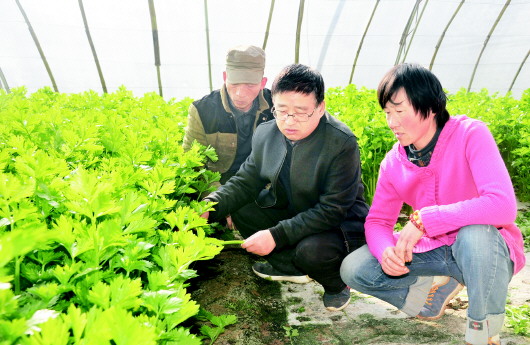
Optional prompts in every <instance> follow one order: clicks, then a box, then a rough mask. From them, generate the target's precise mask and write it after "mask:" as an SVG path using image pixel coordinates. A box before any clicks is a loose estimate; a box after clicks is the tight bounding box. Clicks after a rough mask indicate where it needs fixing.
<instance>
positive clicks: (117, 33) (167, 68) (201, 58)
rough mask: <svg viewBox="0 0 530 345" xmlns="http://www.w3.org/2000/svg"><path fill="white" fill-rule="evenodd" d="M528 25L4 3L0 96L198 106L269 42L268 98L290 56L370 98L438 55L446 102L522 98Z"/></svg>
mask: <svg viewBox="0 0 530 345" xmlns="http://www.w3.org/2000/svg"><path fill="white" fill-rule="evenodd" d="M150 5H151V6H150ZM271 5H274V6H271ZM271 8H272V11H271ZM301 8H302V9H303V10H302V11H301V12H300V13H299V11H300V9H301ZM82 10H84V14H85V19H86V25H85V22H84V20H83V16H82V13H83V12H82ZM270 14H271V21H270V29H269V31H267V27H268V25H267V24H268V18H269V15H270ZM299 14H300V15H301V27H300V30H299V44H297V39H296V38H297V23H298V18H299ZM453 16H454V18H453V19H452V20H451V18H452V17H453ZM529 17H530V1H522V0H519V1H517V0H512V1H510V0H467V1H462V0H430V1H429V0H421V1H420V0H381V1H376V0H307V1H303V0H298V1H295V0H275V1H271V0H203V1H200V0H187V1H184V0H78V1H75V0H48V1H41V0H0V86H1V87H2V88H4V89H7V90H9V89H10V88H13V87H17V86H22V85H25V86H26V87H27V88H28V90H29V91H30V92H33V91H35V90H37V89H39V88H41V87H43V86H51V87H54V88H56V89H57V90H58V91H60V92H69V93H70V92H81V91H85V90H88V89H92V90H95V91H97V92H102V91H103V89H104V88H106V89H107V91H108V92H112V91H114V90H116V89H117V88H118V87H119V86H120V85H124V86H125V87H127V88H128V89H130V90H132V91H133V92H134V93H135V95H137V96H140V95H142V94H143V93H145V92H157V93H161V94H163V96H164V98H166V99H169V98H176V99H182V98H184V97H186V96H189V97H193V98H198V97H201V96H202V95H204V94H206V93H208V92H209V91H210V89H211V88H213V89H216V88H219V87H220V86H221V84H222V82H223V80H222V72H223V70H224V60H225V55H226V51H227V49H228V48H229V47H230V46H234V45H238V44H254V45H257V46H264V44H265V41H266V45H265V50H266V53H267V67H266V70H265V74H266V76H267V77H268V78H269V82H268V84H267V86H268V87H270V85H271V83H272V80H273V78H274V76H275V75H276V74H277V73H278V71H279V70H280V69H281V68H282V67H284V66H285V65H287V64H290V63H293V62H295V61H296V58H297V55H298V62H300V63H304V64H308V65H311V66H314V67H315V68H317V69H319V70H320V71H321V72H322V74H323V76H324V79H325V81H326V86H327V87H333V86H345V85H347V84H349V82H350V78H351V82H352V83H353V84H356V85H357V86H365V87H368V88H375V87H376V86H377V84H378V82H379V80H380V79H381V77H382V76H383V74H384V73H385V72H386V71H387V70H388V69H389V68H391V67H392V66H393V65H394V64H395V63H396V62H398V61H408V62H418V63H421V64H423V65H424V66H426V67H429V65H430V64H431V61H433V56H434V55H435V53H436V57H435V59H434V61H433V64H432V70H433V72H434V73H435V74H436V75H438V77H439V78H440V80H441V81H442V84H443V85H444V87H445V88H446V89H448V90H449V91H450V92H456V91H458V89H460V88H466V89H468V88H469V89H470V90H471V91H478V90H480V89H482V88H487V89H488V90H489V91H490V92H499V93H500V94H505V93H506V92H507V91H508V90H509V89H510V88H511V90H512V93H513V95H514V96H515V97H519V96H520V95H521V93H522V91H523V90H525V89H527V88H529V87H530V66H529V65H530V61H528V60H530V59H527V58H528V53H529V49H530V20H529V19H528V18H529ZM206 18H207V19H206ZM155 25H156V26H155ZM153 28H157V30H155V31H154V30H153ZM154 33H155V34H154ZM490 33H491V36H489V34H490ZM442 36H443V39H441V37H442ZM89 37H90V38H91V41H90V40H89ZM155 38H156V39H155ZM90 42H92V45H93V49H91V44H90ZM155 42H156V43H155ZM361 42H362V44H361ZM438 42H441V43H440V44H439V47H438V50H437V49H436V46H437V44H438ZM400 43H401V44H400ZM155 48H158V51H159V59H158V60H157V59H156V58H155V51H156V49H155ZM297 52H298V53H297ZM357 53H358V55H357ZM356 56H357V57H356ZM209 57H210V59H209ZM157 61H159V66H158V67H157V66H156V62H157ZM209 61H210V64H209ZM354 63H355V67H354ZM98 66H99V71H98ZM352 72H353V73H352Z"/></svg>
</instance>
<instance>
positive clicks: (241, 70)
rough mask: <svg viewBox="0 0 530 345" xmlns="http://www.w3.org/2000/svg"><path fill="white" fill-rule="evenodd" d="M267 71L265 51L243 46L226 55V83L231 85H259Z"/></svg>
mask: <svg viewBox="0 0 530 345" xmlns="http://www.w3.org/2000/svg"><path fill="white" fill-rule="evenodd" d="M264 70H265V52H264V51H263V49H261V48H259V47H256V46H250V45H242V46H237V47H234V48H231V49H229V50H228V53H227V54H226V82H228V83H230V84H259V83H261V80H262V79H263V73H264Z"/></svg>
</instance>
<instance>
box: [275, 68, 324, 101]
mask: <svg viewBox="0 0 530 345" xmlns="http://www.w3.org/2000/svg"><path fill="white" fill-rule="evenodd" d="M324 90H325V89H324V78H322V75H321V74H320V72H319V71H317V70H316V69H314V68H311V67H309V66H306V65H302V64H292V65H288V66H286V67H284V68H283V69H282V71H281V72H280V74H278V75H277V76H276V78H275V79H274V82H273V83H272V87H271V92H272V96H273V97H274V95H276V94H278V93H283V92H289V91H294V92H297V93H303V94H306V95H309V94H311V93H314V94H315V98H316V100H317V105H319V104H320V103H322V102H323V101H324Z"/></svg>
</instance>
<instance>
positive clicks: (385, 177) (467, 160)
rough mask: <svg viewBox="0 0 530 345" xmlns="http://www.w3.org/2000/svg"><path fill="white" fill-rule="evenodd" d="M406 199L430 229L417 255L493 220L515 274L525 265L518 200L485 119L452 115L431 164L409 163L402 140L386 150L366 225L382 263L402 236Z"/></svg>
mask: <svg viewBox="0 0 530 345" xmlns="http://www.w3.org/2000/svg"><path fill="white" fill-rule="evenodd" d="M403 203H406V204H409V205H410V206H412V208H413V209H414V210H420V214H421V218H422V221H423V224H424V225H425V229H426V235H424V236H423V237H422V238H421V239H420V241H419V242H418V243H417V244H416V246H415V247H414V252H415V253H422V252H426V251H429V250H432V249H435V248H438V247H440V246H442V245H451V244H453V243H454V241H455V239H456V235H457V233H458V230H459V229H460V228H461V227H463V226H466V225H472V224H491V225H494V226H495V227H497V228H500V230H499V231H500V233H501V235H502V237H503V238H504V240H505V241H506V244H507V245H508V248H509V250H510V258H511V259H512V261H513V262H514V273H517V272H518V271H519V270H521V269H522V268H523V267H524V264H525V256H524V248H523V238H522V234H521V231H520V230H519V228H518V227H517V225H515V223H514V221H515V217H516V214H517V204H516V199H515V193H514V190H513V186H512V182H511V180H510V176H509V175H508V171H507V170H506V166H505V165H504V161H503V160H502V158H501V155H500V153H499V150H498V148H497V145H496V143H495V141H494V139H493V136H492V135H491V133H490V131H489V130H488V128H487V127H486V125H485V124H484V123H483V122H481V121H478V120H474V119H471V118H468V117H467V116H464V115H459V116H452V117H451V118H450V119H449V121H448V122H447V123H446V124H445V126H444V128H443V130H442V132H441V133H440V137H439V139H438V142H437V144H436V146H435V148H434V152H433V155H432V157H431V161H430V163H429V165H428V166H427V167H418V166H416V165H414V164H413V163H411V162H409V161H408V159H407V154H406V152H405V149H404V148H403V146H401V145H399V143H396V144H395V145H394V147H393V148H392V150H390V151H389V152H388V153H387V155H386V157H385V159H384V160H383V161H382V162H381V167H380V171H379V180H378V182H377V188H376V191H375V196H374V200H373V203H372V206H371V208H370V212H369V214H368V217H367V219H366V224H365V228H366V238H367V242H368V247H369V248H370V251H371V253H372V254H373V255H374V256H375V257H376V258H377V259H378V260H379V261H381V257H382V254H383V251H384V250H385V248H386V247H389V246H395V243H396V241H397V238H398V237H399V233H396V232H393V229H394V225H395V223H396V220H397V218H398V216H399V213H400V211H401V207H402V204H403ZM485 250H486V249H485Z"/></svg>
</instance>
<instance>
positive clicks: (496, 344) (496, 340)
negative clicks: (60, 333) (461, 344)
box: [465, 334, 501, 345]
mask: <svg viewBox="0 0 530 345" xmlns="http://www.w3.org/2000/svg"><path fill="white" fill-rule="evenodd" d="M465 344H466V345H473V344H471V343H468V342H465ZM488 345H501V338H500V337H499V335H498V334H497V335H494V336H493V337H490V338H488Z"/></svg>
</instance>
